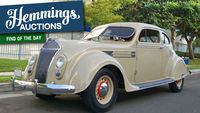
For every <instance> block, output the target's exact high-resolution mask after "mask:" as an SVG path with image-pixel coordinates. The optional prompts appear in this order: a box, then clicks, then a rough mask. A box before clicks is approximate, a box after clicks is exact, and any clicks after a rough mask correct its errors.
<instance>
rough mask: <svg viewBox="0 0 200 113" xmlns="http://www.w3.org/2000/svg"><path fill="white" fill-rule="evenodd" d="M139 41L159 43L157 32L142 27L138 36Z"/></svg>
mask: <svg viewBox="0 0 200 113" xmlns="http://www.w3.org/2000/svg"><path fill="white" fill-rule="evenodd" d="M139 41H140V42H149V43H160V37H159V32H158V31H156V30H151V29H143V30H142V32H141V33H140V36H139Z"/></svg>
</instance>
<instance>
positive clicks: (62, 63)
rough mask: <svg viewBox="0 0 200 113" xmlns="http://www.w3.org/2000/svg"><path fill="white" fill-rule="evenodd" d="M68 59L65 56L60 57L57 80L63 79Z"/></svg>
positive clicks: (57, 62)
mask: <svg viewBox="0 0 200 113" xmlns="http://www.w3.org/2000/svg"><path fill="white" fill-rule="evenodd" d="M66 62H67V59H66V57H65V56H59V57H58V59H57V61H56V78H57V79H61V78H62V75H63V72H64V68H63V67H65V66H66V65H67V64H66Z"/></svg>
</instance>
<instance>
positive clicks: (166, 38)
mask: <svg viewBox="0 0 200 113" xmlns="http://www.w3.org/2000/svg"><path fill="white" fill-rule="evenodd" d="M161 37H162V40H163V43H164V44H170V39H169V37H168V36H167V35H166V34H165V33H162V35H161Z"/></svg>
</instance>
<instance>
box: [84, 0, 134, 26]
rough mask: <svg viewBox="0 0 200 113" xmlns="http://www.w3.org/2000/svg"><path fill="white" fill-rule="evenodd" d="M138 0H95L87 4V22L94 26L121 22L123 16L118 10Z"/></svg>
mask: <svg viewBox="0 0 200 113" xmlns="http://www.w3.org/2000/svg"><path fill="white" fill-rule="evenodd" d="M135 1H136V0H93V1H92V2H91V3H90V4H87V5H85V21H86V22H85V23H86V24H88V25H90V26H91V27H92V28H93V27H96V26H98V25H102V24H106V23H112V22H121V21H123V16H122V15H121V14H118V13H117V12H118V10H119V9H120V8H121V7H122V6H125V5H127V4H132V3H134V2H135Z"/></svg>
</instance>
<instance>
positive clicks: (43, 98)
mask: <svg viewBox="0 0 200 113" xmlns="http://www.w3.org/2000/svg"><path fill="white" fill-rule="evenodd" d="M35 96H36V97H37V98H39V99H41V100H51V99H54V98H55V96H56V95H42V94H36V95H35Z"/></svg>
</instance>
